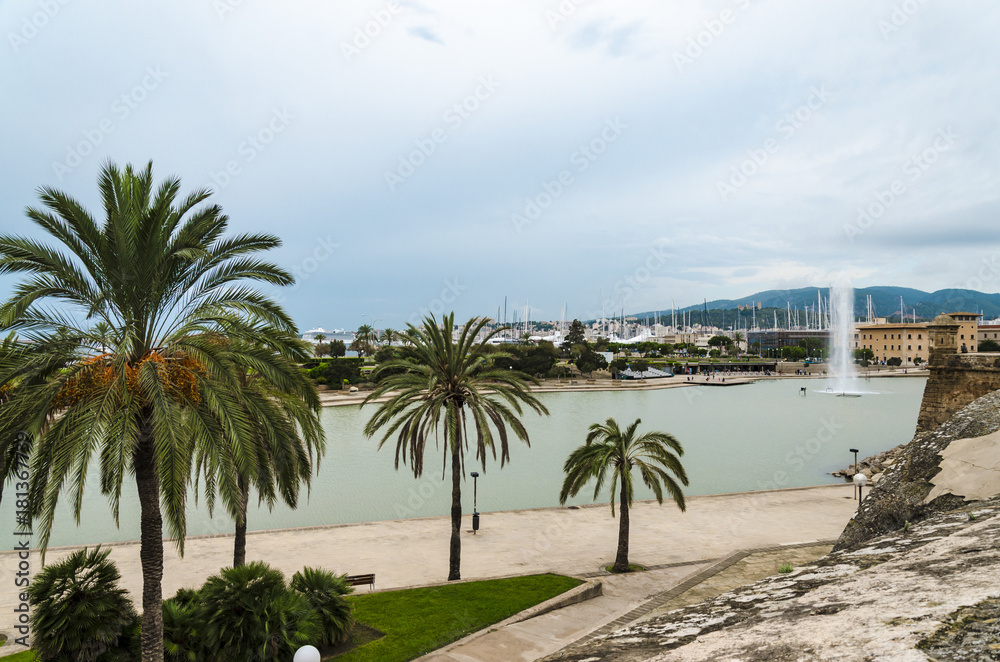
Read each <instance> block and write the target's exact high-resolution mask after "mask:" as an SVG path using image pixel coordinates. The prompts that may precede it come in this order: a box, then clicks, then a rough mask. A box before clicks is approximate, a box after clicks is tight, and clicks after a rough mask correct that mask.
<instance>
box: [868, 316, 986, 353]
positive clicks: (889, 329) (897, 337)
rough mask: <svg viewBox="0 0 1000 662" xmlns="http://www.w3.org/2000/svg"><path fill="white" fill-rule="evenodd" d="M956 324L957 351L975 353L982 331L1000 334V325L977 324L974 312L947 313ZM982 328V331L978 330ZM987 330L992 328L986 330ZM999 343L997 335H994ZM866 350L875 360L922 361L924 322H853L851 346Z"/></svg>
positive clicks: (926, 345)
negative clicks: (872, 353) (895, 358)
mask: <svg viewBox="0 0 1000 662" xmlns="http://www.w3.org/2000/svg"><path fill="white" fill-rule="evenodd" d="M947 315H948V317H951V318H952V319H953V320H955V321H956V322H957V323H958V335H957V336H956V342H957V344H958V351H959V352H975V351H976V348H977V347H978V343H979V340H985V339H986V337H983V335H982V334H984V333H996V334H998V335H1000V325H996V326H993V327H989V328H987V327H985V326H984V327H980V326H979V318H980V317H982V315H979V314H977V313H967V312H957V313H947ZM981 329H985V331H981ZM990 329H994V330H993V331H990ZM997 342H1000V337H998V338H997ZM861 348H865V349H870V350H872V352H874V354H875V360H876V361H878V362H879V363H882V362H884V361H888V360H889V359H891V358H894V357H898V358H899V359H900V360H901V361H902V362H903V363H902V364H903V365H917V364H918V363H926V362H927V360H928V358H929V356H930V338H929V336H928V335H927V324H926V323H916V324H913V323H910V324H906V323H903V324H899V323H889V322H886V321H885V318H879V319H878V320H877V323H876V324H856V325H855V328H854V349H861ZM918 358H919V359H920V361H917V359H918Z"/></svg>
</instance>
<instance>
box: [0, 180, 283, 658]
mask: <svg viewBox="0 0 1000 662" xmlns="http://www.w3.org/2000/svg"><path fill="white" fill-rule="evenodd" d="M99 188H100V193H101V200H102V203H103V211H104V216H105V218H104V219H103V222H102V223H101V224H98V222H97V221H96V220H94V218H93V217H92V216H91V214H90V213H89V212H88V211H87V210H85V209H84V208H83V207H82V206H81V205H80V204H79V203H78V202H77V201H76V200H74V199H73V198H71V197H70V196H68V195H66V194H65V193H63V192H61V191H58V190H55V189H51V188H43V189H41V190H40V192H39V196H40V198H41V202H42V206H41V208H29V209H28V210H27V216H28V217H29V219H31V220H32V221H33V222H34V223H35V224H36V225H37V226H39V227H40V228H41V229H42V230H44V231H45V232H47V233H48V234H49V235H51V238H52V239H54V240H55V241H56V242H57V247H50V246H49V245H46V244H45V243H43V242H41V241H38V240H36V239H28V238H22V237H17V236H10V235H3V236H0V273H2V274H8V273H15V274H23V280H22V281H21V282H20V283H19V284H18V285H17V286H16V287H15V289H14V292H13V295H12V296H11V298H10V299H9V300H8V301H6V302H5V303H3V304H2V305H0V328H2V329H6V330H11V331H15V332H17V333H19V334H20V336H21V337H22V338H24V339H25V340H26V341H30V342H24V343H21V344H20V345H21V346H20V347H19V348H18V350H17V351H16V352H13V353H12V354H10V355H9V356H8V357H4V358H3V359H2V360H0V384H5V383H9V382H11V381H12V380H13V379H17V380H18V385H17V388H16V389H15V390H14V392H13V397H12V398H11V400H10V401H9V402H8V403H6V404H5V405H4V414H5V415H4V416H3V417H2V418H0V444H4V443H7V440H8V439H12V438H13V437H14V435H13V433H14V432H15V431H17V430H25V431H27V432H29V433H31V434H32V435H34V436H35V442H34V448H33V452H32V467H31V481H30V485H29V489H28V492H29V500H30V513H31V515H32V519H33V522H34V524H35V525H36V527H35V532H36V533H40V534H41V540H40V543H41V547H42V549H43V552H44V550H45V549H46V548H47V546H48V544H49V538H50V534H51V530H52V521H53V518H54V515H55V511H56V505H57V503H58V500H59V497H60V495H61V494H62V493H63V492H64V491H67V490H68V491H69V496H70V498H71V501H72V509H73V512H74V514H75V516H76V519H77V523H79V521H80V509H81V506H82V499H83V492H84V485H85V479H86V476H87V468H88V467H89V466H90V465H91V464H92V463H93V462H94V461H97V460H99V466H100V487H101V492H102V493H103V494H105V495H106V496H107V497H108V499H109V500H110V502H111V509H112V512H113V514H114V515H115V518H116V519H117V517H118V513H119V507H120V503H121V494H122V487H123V484H124V483H125V481H126V476H134V477H135V484H136V488H137V492H138V497H139V505H140V528H141V532H140V548H139V549H140V552H139V555H140V560H141V564H142V573H143V590H142V612H143V614H142V659H143V661H144V662H153V661H155V662H160V661H162V660H163V620H162V614H163V611H162V597H163V596H162V586H161V583H162V578H163V534H164V531H163V525H164V518H165V519H166V524H167V528H168V530H169V533H170V534H171V535H172V536H173V537H174V538H176V540H177V543H176V544H177V546H178V549H179V551H180V552H181V553H183V549H184V547H183V546H184V533H185V506H186V497H187V488H188V483H189V481H190V479H191V468H192V461H193V458H194V456H195V452H194V451H195V449H197V448H202V447H205V446H207V445H209V444H211V443H212V442H213V441H216V440H219V439H221V438H225V439H226V440H227V443H226V444H224V445H223V446H222V447H223V448H230V449H232V450H233V453H234V456H235V457H237V458H238V459H239V460H243V459H246V458H252V457H253V455H254V452H255V449H254V447H253V445H252V444H251V443H250V441H249V439H247V436H248V435H246V434H244V433H243V432H242V431H246V430H250V429H251V428H252V427H253V426H254V425H259V424H260V422H259V421H251V420H249V419H248V418H247V413H246V412H247V410H246V406H245V402H246V398H245V397H244V396H243V392H242V389H241V388H240V383H239V380H238V379H237V377H236V375H235V374H234V371H233V370H232V369H231V366H232V365H233V363H234V357H233V354H234V353H237V352H239V351H241V350H240V349H239V347H240V346H241V345H237V344H236V343H226V342H220V337H228V338H229V339H235V340H238V341H242V342H245V343H250V342H252V341H253V340H254V338H255V335H254V334H255V329H254V328H253V327H252V326H249V325H248V324H247V323H245V322H242V321H240V320H241V318H240V317H235V315H236V314H237V313H238V314H239V315H242V316H245V317H248V318H253V319H255V320H263V321H264V322H266V324H268V325H270V326H273V327H275V328H277V329H281V330H283V331H285V332H287V333H294V332H295V327H294V324H293V323H292V321H291V319H290V318H289V317H288V316H287V315H286V314H285V312H284V311H283V310H282V309H281V307H280V306H279V305H278V304H276V303H275V302H274V301H273V300H272V299H270V298H268V297H266V296H264V295H263V294H261V293H260V292H258V291H256V290H255V289H253V288H252V287H250V286H248V285H247V284H246V282H247V281H251V282H261V283H266V284H269V285H288V284H291V283H292V282H293V279H292V277H291V276H290V275H289V274H288V273H287V272H286V271H284V270H282V269H279V268H278V267H276V266H274V265H272V264H271V263H268V262H265V261H262V260H260V259H258V258H257V257H256V255H255V254H256V253H259V252H261V251H265V250H269V249H271V248H275V247H277V246H279V245H280V240H279V239H278V238H277V237H274V236H272V235H264V234H241V235H237V236H234V237H225V236H224V234H225V232H226V230H227V227H228V218H227V217H226V216H225V215H224V214H223V212H222V209H221V208H220V207H219V206H217V205H204V206H201V204H202V203H203V202H205V201H206V200H207V199H208V197H209V196H210V195H211V193H210V192H209V191H207V190H199V191H196V192H194V193H192V194H190V195H188V196H187V197H185V198H183V199H181V198H179V197H178V193H179V190H180V182H179V180H177V179H176V178H170V179H168V180H166V181H165V182H163V183H162V184H160V185H159V186H158V187H154V182H153V171H152V163H150V164H148V165H147V166H146V168H145V169H143V170H133V168H132V166H127V167H126V168H125V170H124V171H122V170H119V169H118V168H117V167H116V166H115V165H114V164H111V163H107V164H105V165H104V166H103V167H102V169H101V174H100V177H99ZM92 320H98V321H103V322H105V323H106V324H108V325H109V326H110V327H111V334H110V337H111V338H112V339H113V340H112V346H111V347H110V348H109V349H108V351H105V352H100V351H98V349H97V346H98V344H99V343H100V340H99V337H98V332H95V330H94V325H93V324H92V322H91V321H92ZM221 320H225V328H224V329H223V328H221V324H220V321H221ZM8 359H10V360H8ZM246 361H247V363H252V359H251V358H250V357H247V359H246ZM223 427H225V428H226V429H222V428H223ZM238 442H241V443H238ZM95 456H96V457H95ZM234 482H235V481H234V480H232V477H227V479H226V480H220V481H219V482H218V488H219V490H220V493H221V494H222V496H223V498H224V499H225V500H226V501H227V502H228V503H232V502H235V501H236V500H237V496H238V495H237V494H236V491H235V490H234V489H233V487H234Z"/></svg>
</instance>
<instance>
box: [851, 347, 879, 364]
mask: <svg viewBox="0 0 1000 662" xmlns="http://www.w3.org/2000/svg"><path fill="white" fill-rule="evenodd" d="M874 359H875V352H873V351H872V350H870V349H868V348H867V347H861V348H859V349H856V350H854V360H855V361H872V360H874Z"/></svg>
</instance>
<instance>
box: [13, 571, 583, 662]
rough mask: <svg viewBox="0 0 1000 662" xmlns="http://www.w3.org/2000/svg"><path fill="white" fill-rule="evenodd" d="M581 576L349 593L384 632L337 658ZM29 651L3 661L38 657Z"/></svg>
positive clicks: (408, 646) (471, 623)
mask: <svg viewBox="0 0 1000 662" xmlns="http://www.w3.org/2000/svg"><path fill="white" fill-rule="evenodd" d="M581 583H583V582H581V581H580V580H579V579H573V578H571V577H563V576H561V575H532V576H530V577H513V578H511V579H491V580H488V581H481V582H468V583H465V584H447V585H445V586H434V587H431V588H413V589H405V590H402V591H387V592H385V593H371V594H367V595H366V594H364V593H359V594H356V595H350V596H347V599H348V600H350V601H351V603H352V604H353V605H354V618H355V620H357V621H359V622H361V623H364V624H365V625H368V626H370V627H372V628H375V629H376V630H380V631H381V632H384V633H385V636H384V637H382V638H380V639H377V640H375V641H372V642H370V643H367V644H364V645H363V646H361V647H359V648H355V649H354V650H351V651H349V652H347V653H345V654H343V655H340V656H338V657H336V658H330V659H336V661H337V662H405V661H406V660H412V659H414V658H416V657H420V656H421V655H424V654H425V653H429V652H430V651H432V650H435V649H437V648H441V647H442V646H445V645H447V644H450V643H451V642H453V641H457V640H459V639H461V638H462V637H464V636H465V635H467V634H471V633H472V632H476V631H477V630H482V629H483V628H485V627H489V626H490V625H493V624H494V623H499V622H500V621H502V620H504V619H505V618H507V617H509V616H513V615H514V614H516V613H518V612H519V611H522V610H524V609H527V608H528V607H532V606H534V605H537V604H539V603H541V602H545V601H546V600H548V599H549V598H554V597H555V596H557V595H559V594H560V593H565V592H566V591H568V590H569V589H571V588H574V587H576V586H579V585H580V584H581ZM34 660H35V658H34V653H33V652H32V651H26V652H24V653H17V654H16V655H8V656H6V657H0V662H34Z"/></svg>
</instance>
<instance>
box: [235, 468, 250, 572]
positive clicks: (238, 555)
mask: <svg viewBox="0 0 1000 662" xmlns="http://www.w3.org/2000/svg"><path fill="white" fill-rule="evenodd" d="M239 489H240V519H238V520H237V521H236V540H235V542H234V543H233V567H234V568H238V567H240V566H241V565H243V564H244V563H246V560H247V501H248V500H249V499H250V488H249V486H248V485H247V484H246V480H244V479H243V477H240V479H239Z"/></svg>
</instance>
